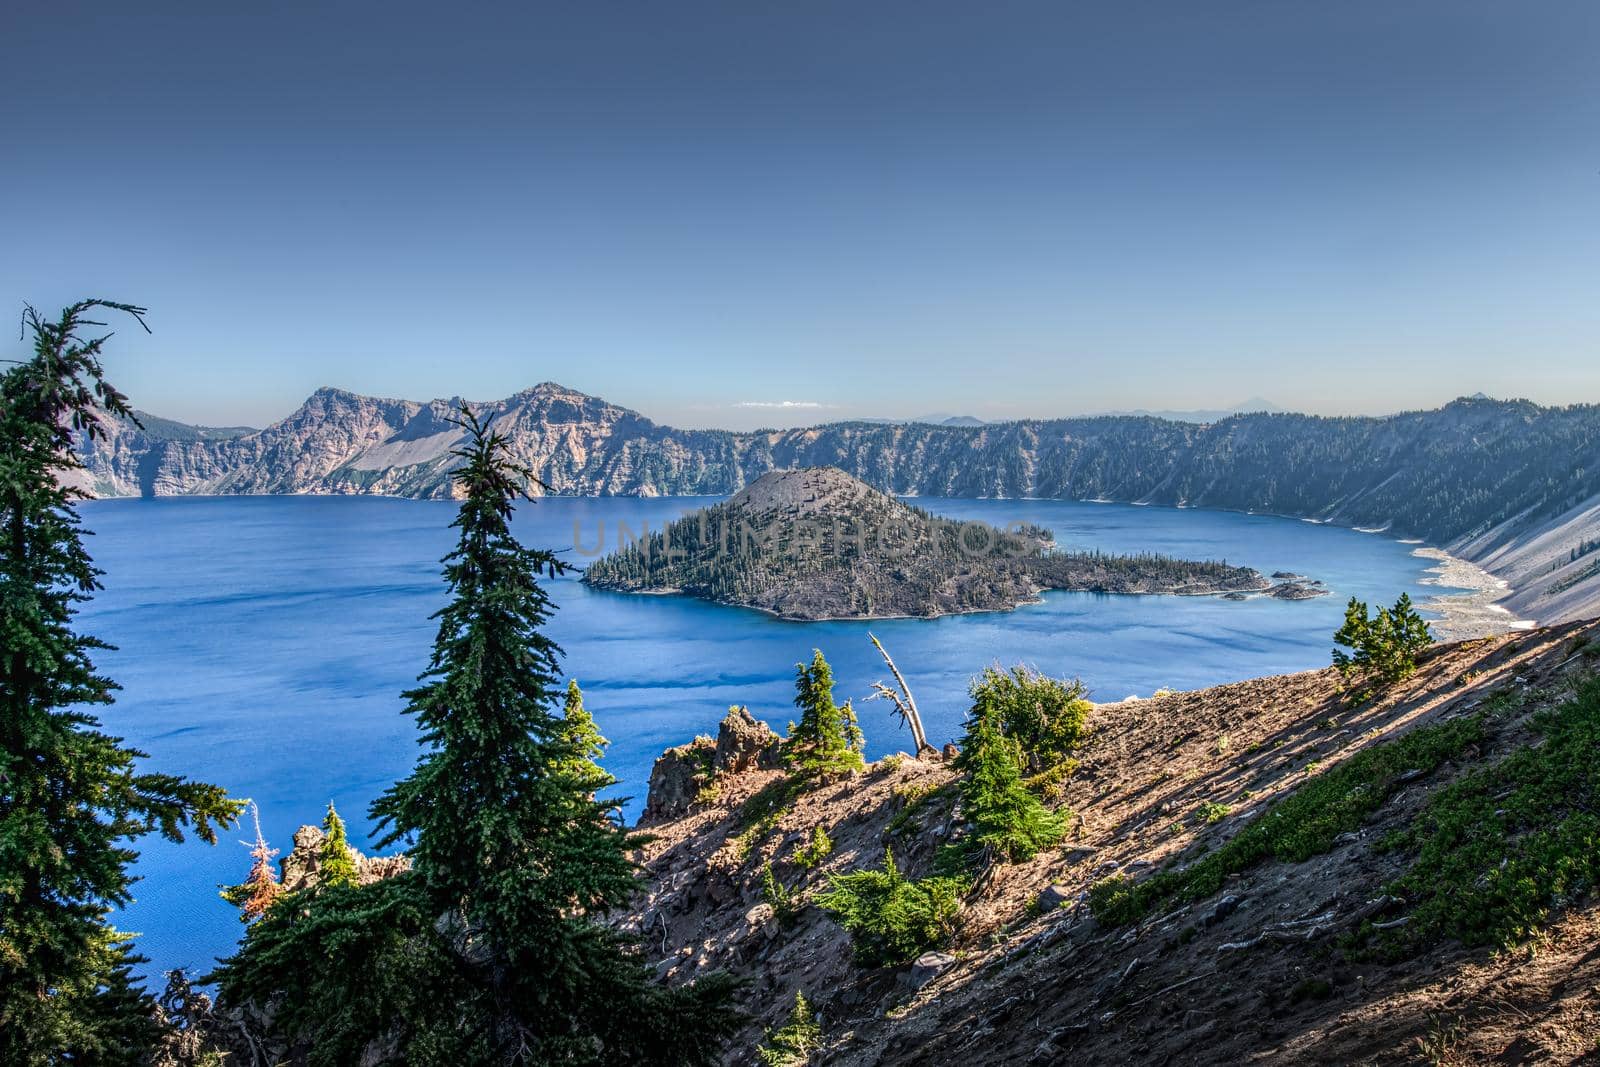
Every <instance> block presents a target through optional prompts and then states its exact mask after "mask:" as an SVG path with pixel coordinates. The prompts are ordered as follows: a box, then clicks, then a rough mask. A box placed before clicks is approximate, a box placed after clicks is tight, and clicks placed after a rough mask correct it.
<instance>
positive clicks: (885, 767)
mask: <svg viewBox="0 0 1600 1067" xmlns="http://www.w3.org/2000/svg"><path fill="white" fill-rule="evenodd" d="M905 762H906V757H905V753H903V752H896V753H894V754H893V755H892V756H885V757H883V758H882V759H880V760H879V761H878V762H877V763H874V764H873V765H872V769H873V770H875V771H878V772H879V773H880V774H893V773H894V772H895V771H898V770H899V769H900V768H901V767H902V766H903V765H904V764H905Z"/></svg>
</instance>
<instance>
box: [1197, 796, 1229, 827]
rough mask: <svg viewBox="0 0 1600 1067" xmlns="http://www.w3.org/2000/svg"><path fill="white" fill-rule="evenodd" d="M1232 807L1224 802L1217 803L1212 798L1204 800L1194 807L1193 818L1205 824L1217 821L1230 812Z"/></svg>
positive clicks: (1224, 817) (1208, 824)
mask: <svg viewBox="0 0 1600 1067" xmlns="http://www.w3.org/2000/svg"><path fill="white" fill-rule="evenodd" d="M1232 812H1233V809H1232V808H1230V807H1229V806H1228V805H1226V804H1219V803H1217V802H1216V801H1214V800H1206V801H1202V802H1201V803H1200V806H1199V807H1197V808H1195V809H1194V814H1195V818H1197V819H1199V820H1200V822H1201V823H1202V824H1204V825H1206V826H1210V825H1212V824H1213V823H1219V822H1221V821H1222V820H1223V819H1226V818H1227V817H1228V816H1229V815H1230V814H1232Z"/></svg>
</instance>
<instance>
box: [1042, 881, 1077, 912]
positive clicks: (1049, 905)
mask: <svg viewBox="0 0 1600 1067" xmlns="http://www.w3.org/2000/svg"><path fill="white" fill-rule="evenodd" d="M1076 899H1077V894H1075V893H1073V892H1071V891H1069V890H1068V889H1067V887H1066V886H1064V885H1050V886H1045V888H1044V891H1043V892H1042V893H1040V894H1039V910H1040V911H1042V912H1046V913H1048V912H1052V911H1055V910H1056V909H1057V908H1059V907H1061V906H1062V905H1064V904H1071V903H1072V902H1073V901H1074V900H1076Z"/></svg>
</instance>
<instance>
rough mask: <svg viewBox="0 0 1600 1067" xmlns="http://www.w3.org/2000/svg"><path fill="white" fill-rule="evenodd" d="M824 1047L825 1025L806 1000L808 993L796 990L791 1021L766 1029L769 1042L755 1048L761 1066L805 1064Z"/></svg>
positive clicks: (799, 1066)
mask: <svg viewBox="0 0 1600 1067" xmlns="http://www.w3.org/2000/svg"><path fill="white" fill-rule="evenodd" d="M821 1047H822V1027H821V1025H820V1024H818V1022H817V1019H816V1016H815V1015H813V1014H812V1012H811V1005H810V1004H807V1003H806V998H805V994H803V993H800V992H796V993H795V995H794V1007H793V1008H791V1009H790V1011H789V1021H788V1022H786V1023H784V1024H783V1026H782V1027H780V1028H779V1029H777V1030H768V1031H767V1040H766V1043H765V1044H763V1045H762V1046H760V1047H759V1048H757V1049H756V1058H757V1059H759V1060H760V1061H761V1063H762V1067H805V1064H807V1063H809V1062H810V1061H811V1054H812V1053H814V1052H816V1051H817V1050H818V1049H820V1048H821Z"/></svg>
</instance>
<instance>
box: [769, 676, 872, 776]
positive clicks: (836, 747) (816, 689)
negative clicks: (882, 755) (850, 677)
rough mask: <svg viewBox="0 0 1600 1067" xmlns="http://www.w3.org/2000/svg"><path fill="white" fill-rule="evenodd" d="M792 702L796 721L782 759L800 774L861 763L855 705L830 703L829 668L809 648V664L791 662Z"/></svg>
mask: <svg viewBox="0 0 1600 1067" xmlns="http://www.w3.org/2000/svg"><path fill="white" fill-rule="evenodd" d="M794 690H795V692H794V704H795V707H797V708H799V709H800V721H799V723H797V724H792V725H791V728H790V731H789V739H788V741H787V742H786V743H785V744H784V746H783V751H784V759H785V760H786V761H787V762H788V763H789V764H790V765H791V766H792V767H794V768H795V769H797V770H798V771H800V773H802V774H808V775H812V774H843V773H848V772H850V771H856V770H860V769H861V768H862V767H863V766H865V761H864V760H863V759H862V755H861V753H862V750H863V749H864V748H865V747H866V745H865V739H864V738H863V737H862V734H861V727H860V726H859V725H857V723H856V713H855V708H853V707H852V706H851V705H850V703H849V702H848V701H846V702H845V703H844V705H843V706H841V705H838V704H835V703H834V702H833V668H832V667H830V666H828V661H827V660H826V659H823V657H822V650H821V649H813V650H812V656H811V662H810V663H809V664H805V663H797V664H795V683H794Z"/></svg>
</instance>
